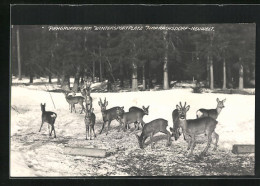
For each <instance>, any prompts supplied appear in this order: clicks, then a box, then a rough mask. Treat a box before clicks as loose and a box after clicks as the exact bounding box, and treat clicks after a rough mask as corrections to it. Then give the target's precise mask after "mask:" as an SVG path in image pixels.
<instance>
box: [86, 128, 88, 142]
mask: <svg viewBox="0 0 260 186" xmlns="http://www.w3.org/2000/svg"><path fill="white" fill-rule="evenodd" d="M86 140H88V125H86Z"/></svg>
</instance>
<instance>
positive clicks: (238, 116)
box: [10, 80, 255, 176]
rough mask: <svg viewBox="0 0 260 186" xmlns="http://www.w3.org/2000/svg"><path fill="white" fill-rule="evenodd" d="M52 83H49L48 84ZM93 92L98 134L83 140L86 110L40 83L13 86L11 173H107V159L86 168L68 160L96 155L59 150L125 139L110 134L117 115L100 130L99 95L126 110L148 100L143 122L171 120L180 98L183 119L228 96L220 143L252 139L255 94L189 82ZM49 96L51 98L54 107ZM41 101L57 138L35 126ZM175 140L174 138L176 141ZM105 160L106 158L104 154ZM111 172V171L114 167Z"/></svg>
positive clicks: (220, 125) (225, 147) (219, 128)
mask: <svg viewBox="0 0 260 186" xmlns="http://www.w3.org/2000/svg"><path fill="white" fill-rule="evenodd" d="M15 81H16V80H15ZM15 81H13V82H15ZM96 86H99V85H98V84H92V87H96ZM51 87H52V86H49V88H50V89H51ZM53 88H55V87H53ZM91 96H92V98H93V108H94V113H95V114H96V128H95V130H96V134H97V138H96V139H95V140H92V141H86V140H85V124H84V114H79V110H80V107H79V105H76V109H77V113H76V114H75V113H70V112H69V106H68V103H67V102H66V100H65V97H64V95H63V94H62V93H56V92H51V93H49V92H46V88H45V86H44V85H33V84H32V85H30V86H24V85H19V86H12V87H11V106H12V107H13V108H14V109H15V110H14V109H11V123H10V125H11V130H10V134H11V150H10V151H11V167H10V168H11V176H84V175H91V176H93V175H107V174H109V172H111V171H110V170H112V169H113V168H111V167H110V166H111V165H108V164H105V165H106V166H105V168H102V169H100V168H98V169H95V168H93V169H91V170H86V169H87V168H84V167H82V166H81V165H78V164H71V162H75V161H80V162H81V161H82V162H84V163H85V165H89V166H90V164H91V165H92V164H93V161H95V159H94V158H81V157H80V156H76V157H73V158H72V157H68V156H66V155H64V154H63V150H62V148H63V147H64V144H65V145H66V144H69V145H73V146H82V145H84V146H86V147H93V148H94V147H98V148H108V146H109V141H107V140H106V138H110V137H111V140H115V141H116V140H120V139H121V140H126V141H129V139H125V138H126V137H125V133H123V132H119V133H115V134H116V136H117V137H116V138H114V137H113V136H112V134H113V135H114V133H113V132H112V129H113V128H115V127H117V126H119V125H118V123H117V122H116V121H113V122H112V123H111V127H110V128H111V129H110V130H111V131H110V132H109V135H108V136H105V135H104V134H102V135H99V134H98V131H99V130H98V129H100V127H101V125H102V115H101V112H100V107H99V105H98V101H99V98H101V99H102V100H103V99H104V98H105V97H106V99H107V101H108V107H107V108H111V107H114V106H124V110H125V111H128V109H129V108H130V107H131V106H137V107H142V106H145V107H147V106H148V105H149V106H150V107H149V115H148V116H147V115H146V116H144V122H145V123H147V122H150V121H152V120H154V119H157V118H163V119H166V120H168V123H169V125H171V126H172V111H173V110H174V109H175V108H176V105H177V104H179V102H180V101H181V102H182V103H183V104H184V102H187V104H188V105H190V110H189V111H188V112H187V119H194V118H196V111H197V110H198V109H200V108H206V109H209V108H216V105H217V101H216V99H217V98H219V99H220V100H222V99H224V98H226V102H225V104H224V105H225V108H224V109H223V110H222V111H221V113H220V115H219V117H218V119H217V120H218V122H219V123H218V124H217V127H216V132H217V133H218V134H219V136H220V138H219V149H223V150H228V151H230V150H231V148H232V145H233V144H255V130H254V129H255V96H254V95H239V94H234V95H230V94H213V93H203V94H195V93H192V89H191V88H187V89H171V90H163V91H141V92H124V93H91ZM51 97H52V99H53V100H54V104H55V107H54V105H53V103H52V99H51ZM40 103H46V110H47V111H53V112H56V113H57V115H58V116H57V119H56V122H55V126H56V128H55V130H56V135H57V138H56V139H53V138H49V137H48V132H47V131H48V128H47V125H46V124H44V125H43V128H42V131H41V132H40V133H39V132H38V130H39V128H40V123H41V109H40ZM18 112H19V113H18ZM105 130H106V127H105ZM110 135H111V136H110ZM130 136H131V135H130V134H129V137H130ZM131 138H132V137H131ZM133 139H135V137H133ZM97 141H100V142H101V143H98V142H97ZM174 143H177V144H178V141H177V142H173V144H174ZM121 145H123V146H121V147H120V148H125V149H127V148H129V149H131V148H134V149H135V148H136V149H137V148H138V146H137V142H136V141H133V142H132V143H131V144H124V143H122V144H121ZM131 145H132V146H131ZM114 148H116V147H113V146H111V147H110V148H109V149H107V150H109V151H114V150H113V149H114ZM118 148H119V147H118ZM172 148H174V147H172ZM174 152H175V151H174ZM78 159H79V160H78ZM111 159H113V157H111ZM105 161H110V160H109V159H106V160H105ZM111 161H112V160H111ZM43 162H44V163H43ZM92 167H93V166H92ZM74 169H75V170H76V169H77V170H81V172H80V171H79V172H78V173H77V172H73V170H74ZM91 171H92V172H91ZM83 172H84V173H83ZM104 172H105V173H104ZM110 175H113V173H111V174H110ZM116 175H126V173H125V172H120V171H117V173H116ZM116 175H115V176H116Z"/></svg>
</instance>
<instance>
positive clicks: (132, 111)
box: [122, 106, 149, 130]
mask: <svg viewBox="0 0 260 186" xmlns="http://www.w3.org/2000/svg"><path fill="white" fill-rule="evenodd" d="M148 114H149V106H148V107H146V108H145V107H144V106H143V109H141V108H138V107H131V108H129V112H126V113H125V114H124V115H123V119H122V121H123V123H124V126H125V128H129V124H130V123H134V124H135V129H137V130H139V123H141V125H142V127H144V124H145V123H144V121H143V117H144V115H148Z"/></svg>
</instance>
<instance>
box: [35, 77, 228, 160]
mask: <svg viewBox="0 0 260 186" xmlns="http://www.w3.org/2000/svg"><path fill="white" fill-rule="evenodd" d="M90 86H91V82H89V81H87V82H85V83H84V86H83V88H82V89H81V94H82V96H76V93H75V92H73V94H72V95H69V92H65V93H64V95H65V99H66V101H67V102H68V103H69V110H70V112H73V110H74V111H75V113H76V109H75V105H76V104H79V105H80V106H81V112H80V113H82V112H85V118H84V122H85V125H86V140H88V138H89V139H90V140H91V139H92V137H93V138H95V137H96V133H95V129H94V126H95V123H96V116H95V114H94V112H93V111H94V108H92V102H93V99H92V97H91V96H90V93H91V88H90ZM225 101H226V99H224V100H222V101H220V100H219V99H218V98H217V107H216V109H203V108H201V109H199V110H198V111H197V112H196V116H197V118H196V119H186V113H187V112H188V111H189V109H190V105H186V102H185V103H184V105H182V103H181V102H180V103H179V105H176V109H175V110H173V112H172V120H173V125H172V127H171V126H170V125H169V124H168V121H167V120H165V119H162V118H158V119H155V120H153V121H150V122H149V123H145V122H144V121H143V117H144V116H145V115H148V114H149V106H148V107H144V106H143V107H142V108H138V107H135V106H133V107H131V108H130V109H129V111H128V112H125V111H124V107H112V108H109V109H107V105H108V101H107V100H106V98H105V99H104V102H102V100H101V99H99V101H98V105H99V106H100V108H101V113H102V118H103V125H102V128H101V130H100V132H99V134H101V133H102V131H103V130H104V128H105V126H107V130H106V135H107V134H108V131H109V130H110V123H111V121H113V120H117V121H118V122H119V124H120V127H119V129H118V132H119V131H120V129H123V131H126V130H127V129H130V127H129V124H131V123H134V126H135V129H134V131H135V130H139V128H140V127H142V133H141V135H140V136H138V135H137V134H135V135H136V137H137V139H138V143H139V147H140V148H141V149H143V148H144V143H145V140H146V139H147V138H148V137H150V141H151V148H152V149H153V148H154V141H153V136H154V135H155V134H156V133H158V132H161V133H164V134H166V135H167V143H166V146H170V145H171V137H174V139H175V141H177V140H178V138H179V137H180V136H181V135H183V138H184V140H185V141H187V143H188V148H187V150H190V152H189V154H188V156H191V155H192V154H193V150H194V148H195V144H196V137H197V136H198V135H205V136H206V137H207V145H206V147H205V149H204V150H203V151H202V152H201V154H200V156H203V155H205V154H206V153H207V151H208V149H209V147H210V145H211V143H212V138H214V139H215V143H214V149H213V151H214V150H216V149H217V143H218V140H219V135H218V134H217V133H216V132H215V128H216V125H217V123H218V122H217V120H216V119H217V118H218V115H219V114H220V112H221V110H222V109H223V108H224V102H225ZM84 102H85V107H84ZM45 106H46V104H41V111H42V123H41V127H40V130H39V132H40V131H41V128H42V125H43V123H44V122H46V123H48V128H49V125H50V127H51V131H49V135H50V136H51V135H52V131H53V132H54V138H56V133H55V128H54V123H55V120H56V118H57V114H56V113H54V112H50V111H45Z"/></svg>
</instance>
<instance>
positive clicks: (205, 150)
mask: <svg viewBox="0 0 260 186" xmlns="http://www.w3.org/2000/svg"><path fill="white" fill-rule="evenodd" d="M211 142H212V137H211V134H208V143H207V146H206V147H205V149H204V150H203V151H202V153H201V154H200V156H203V155H205V154H206V153H207V151H208V149H209V147H210V144H211Z"/></svg>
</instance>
